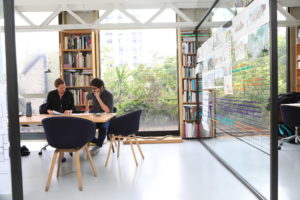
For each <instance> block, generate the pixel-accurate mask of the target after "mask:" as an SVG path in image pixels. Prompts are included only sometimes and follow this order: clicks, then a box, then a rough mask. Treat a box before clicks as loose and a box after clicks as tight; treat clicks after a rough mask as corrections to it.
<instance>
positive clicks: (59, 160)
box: [56, 152, 64, 177]
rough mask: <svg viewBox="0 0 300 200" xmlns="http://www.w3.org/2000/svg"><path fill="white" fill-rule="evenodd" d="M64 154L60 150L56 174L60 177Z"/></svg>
mask: <svg viewBox="0 0 300 200" xmlns="http://www.w3.org/2000/svg"><path fill="white" fill-rule="evenodd" d="M63 155H64V153H63V152H59V156H58V161H57V174H56V177H59V173H60V163H61V159H62V157H63Z"/></svg>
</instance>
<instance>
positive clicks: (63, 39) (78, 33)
mask: <svg viewBox="0 0 300 200" xmlns="http://www.w3.org/2000/svg"><path fill="white" fill-rule="evenodd" d="M97 40H98V33H97V32H96V31H94V30H67V31H60V76H61V78H62V79H63V80H65V82H66V86H67V89H68V90H69V91H70V92H72V93H73V96H74V104H75V110H77V111H80V110H83V109H84V108H85V107H84V106H85V103H86V102H85V96H86V94H87V93H88V91H89V89H90V86H89V82H90V81H91V80H92V79H93V78H95V77H99V63H98V59H97V56H96V55H97V48H96V46H98V45H97Z"/></svg>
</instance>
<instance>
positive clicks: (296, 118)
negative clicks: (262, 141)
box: [278, 104, 300, 150]
mask: <svg viewBox="0 0 300 200" xmlns="http://www.w3.org/2000/svg"><path fill="white" fill-rule="evenodd" d="M280 111H281V117H282V121H283V123H284V124H285V125H287V126H288V127H290V128H293V127H295V135H292V136H289V137H286V138H283V139H281V140H280V141H279V144H278V149H279V150H280V149H281V146H282V145H283V143H284V142H289V141H292V140H295V143H298V142H300V137H299V133H298V128H299V127H300V107H296V106H290V105H284V104H282V105H281V106H280Z"/></svg>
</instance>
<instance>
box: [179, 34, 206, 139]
mask: <svg viewBox="0 0 300 200" xmlns="http://www.w3.org/2000/svg"><path fill="white" fill-rule="evenodd" d="M197 37H198V38H197V40H198V41H197V42H198V46H199V44H201V43H203V42H204V41H205V40H206V39H208V38H209V34H208V32H200V31H199V32H198V33H197ZM177 39H178V83H179V84H178V87H179V132H180V136H181V137H182V138H197V137H198V125H197V103H198V102H199V101H197V99H196V98H197V92H199V91H198V88H199V85H200V84H199V83H200V80H199V79H198V78H196V74H195V67H196V62H197V61H196V55H197V44H196V34H194V31H193V30H179V31H178V38H177ZM197 85H198V86H197Z"/></svg>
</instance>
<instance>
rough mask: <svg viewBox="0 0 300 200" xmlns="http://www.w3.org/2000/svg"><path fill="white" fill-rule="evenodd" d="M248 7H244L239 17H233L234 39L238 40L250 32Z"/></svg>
mask: <svg viewBox="0 0 300 200" xmlns="http://www.w3.org/2000/svg"><path fill="white" fill-rule="evenodd" d="M247 17H248V9H244V10H243V11H241V12H240V13H239V14H238V17H234V18H233V19H232V40H233V41H236V40H238V39H239V38H241V37H243V36H245V35H247V32H248V28H247V27H248V24H247V20H246V19H247Z"/></svg>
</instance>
